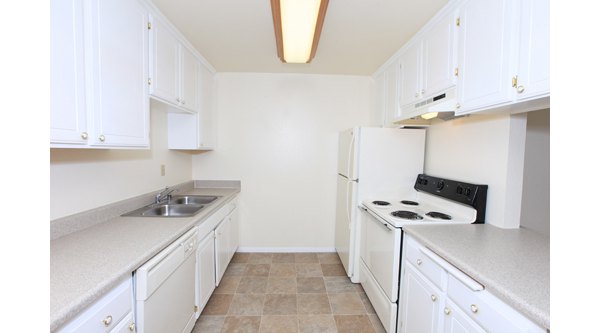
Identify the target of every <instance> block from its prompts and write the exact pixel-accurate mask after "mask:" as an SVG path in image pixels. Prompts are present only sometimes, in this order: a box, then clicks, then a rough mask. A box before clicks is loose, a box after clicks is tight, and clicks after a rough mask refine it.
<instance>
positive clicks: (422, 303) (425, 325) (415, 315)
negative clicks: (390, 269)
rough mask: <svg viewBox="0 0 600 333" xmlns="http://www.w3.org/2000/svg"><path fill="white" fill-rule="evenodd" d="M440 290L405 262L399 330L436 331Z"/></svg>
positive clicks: (439, 306) (439, 307) (430, 332)
mask: <svg viewBox="0 0 600 333" xmlns="http://www.w3.org/2000/svg"><path fill="white" fill-rule="evenodd" d="M441 297H443V294H442V292H441V291H440V290H439V289H438V288H436V287H435V286H434V285H433V283H431V282H430V281H429V280H427V279H426V278H425V277H423V276H422V275H421V274H419V273H418V272H417V271H416V269H414V268H413V266H412V265H410V264H408V263H406V265H405V266H404V276H403V281H402V301H401V302H402V306H401V307H400V308H401V314H400V316H399V320H400V324H399V325H398V326H399V332H406V333H413V332H421V333H435V332H438V325H439V320H438V317H439V314H440V310H441V306H442V303H443V302H442V300H441V299H440V298H441Z"/></svg>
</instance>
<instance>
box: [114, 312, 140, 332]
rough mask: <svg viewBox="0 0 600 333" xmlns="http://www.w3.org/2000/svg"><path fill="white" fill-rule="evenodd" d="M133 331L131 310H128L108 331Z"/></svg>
mask: <svg viewBox="0 0 600 333" xmlns="http://www.w3.org/2000/svg"><path fill="white" fill-rule="evenodd" d="M134 331H135V324H134V322H133V312H129V313H128V314H127V315H126V316H125V318H123V320H121V322H120V323H119V324H117V325H116V326H115V328H113V329H112V330H111V331H110V333H131V332H134Z"/></svg>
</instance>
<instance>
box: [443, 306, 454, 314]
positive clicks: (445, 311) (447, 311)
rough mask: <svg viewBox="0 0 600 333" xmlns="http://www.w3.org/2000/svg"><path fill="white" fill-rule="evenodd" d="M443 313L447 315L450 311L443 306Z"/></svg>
mask: <svg viewBox="0 0 600 333" xmlns="http://www.w3.org/2000/svg"><path fill="white" fill-rule="evenodd" d="M444 313H445V314H446V315H449V314H450V313H452V311H451V310H450V309H448V308H444Z"/></svg>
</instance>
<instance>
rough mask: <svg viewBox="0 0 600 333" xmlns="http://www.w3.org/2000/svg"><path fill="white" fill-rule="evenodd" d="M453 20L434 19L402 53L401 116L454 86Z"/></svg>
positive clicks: (451, 17)
mask: <svg viewBox="0 0 600 333" xmlns="http://www.w3.org/2000/svg"><path fill="white" fill-rule="evenodd" d="M455 16H456V15H455V13H454V12H452V13H449V14H445V15H442V16H440V17H436V18H434V19H433V20H432V21H431V23H429V24H428V25H427V26H426V27H425V28H424V30H422V31H421V32H419V34H418V35H417V36H416V37H415V38H414V39H413V40H412V41H411V42H409V44H407V46H405V49H404V50H403V51H402V54H401V55H400V79H399V83H398V84H399V85H400V90H399V91H400V95H399V97H398V98H399V100H400V102H399V104H400V105H401V106H402V115H403V116H410V114H411V112H412V110H414V108H415V104H416V103H418V102H420V101H422V100H425V99H428V98H430V97H432V96H434V95H435V94H438V93H440V92H442V91H444V90H445V89H447V88H450V87H452V86H454V85H455V84H456V80H455V76H454V68H455V44H456V43H455V39H456V27H455V24H454V22H455ZM404 118H406V117H404Z"/></svg>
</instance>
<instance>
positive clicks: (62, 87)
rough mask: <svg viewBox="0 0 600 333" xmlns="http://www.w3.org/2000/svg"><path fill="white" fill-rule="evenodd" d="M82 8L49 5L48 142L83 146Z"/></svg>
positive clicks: (67, 0) (65, 1)
mask: <svg viewBox="0 0 600 333" xmlns="http://www.w3.org/2000/svg"><path fill="white" fill-rule="evenodd" d="M83 60H84V55H83V6H82V2H81V1H77V0H56V1H52V2H50V142H51V143H70V144H82V145H83V144H86V143H87V140H86V138H87V135H88V134H87V125H86V121H87V120H86V109H85V102H86V100H85V82H84V71H85V69H84V66H83V64H84V62H83Z"/></svg>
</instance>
